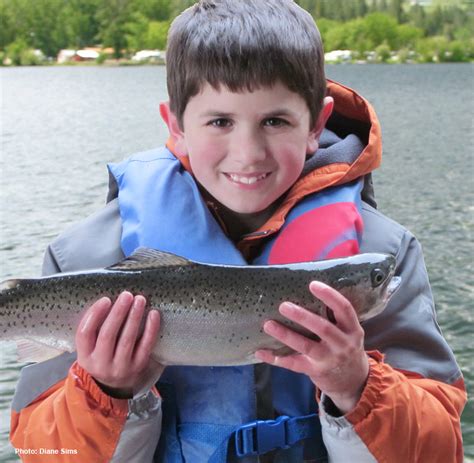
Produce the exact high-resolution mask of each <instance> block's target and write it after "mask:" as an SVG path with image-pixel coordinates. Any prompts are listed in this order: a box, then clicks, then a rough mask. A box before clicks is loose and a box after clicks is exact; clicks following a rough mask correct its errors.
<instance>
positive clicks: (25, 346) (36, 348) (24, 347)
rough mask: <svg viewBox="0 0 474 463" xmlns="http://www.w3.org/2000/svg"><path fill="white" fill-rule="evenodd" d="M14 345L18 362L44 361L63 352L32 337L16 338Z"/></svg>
mask: <svg viewBox="0 0 474 463" xmlns="http://www.w3.org/2000/svg"><path fill="white" fill-rule="evenodd" d="M16 347H17V354H18V360H19V361H20V362H44V361H45V360H49V359H51V358H53V357H57V356H58V355H61V354H62V353H64V352H65V350H64V349H59V348H56V347H51V346H49V345H47V344H44V343H42V342H39V341H36V340H33V339H17V340H16Z"/></svg>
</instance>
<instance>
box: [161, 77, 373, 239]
mask: <svg viewBox="0 0 474 463" xmlns="http://www.w3.org/2000/svg"><path fill="white" fill-rule="evenodd" d="M327 95H328V96H331V97H333V98H334V110H333V113H332V114H331V117H330V118H329V119H328V122H327V124H326V127H325V129H324V131H323V133H322V134H321V138H320V143H319V149H318V150H317V151H316V153H315V154H313V155H312V156H310V157H309V158H308V160H307V161H306V164H305V166H304V169H303V172H302V174H301V177H300V178H299V179H298V180H297V181H296V182H295V184H294V185H293V187H292V188H291V189H290V190H289V191H288V193H287V195H286V197H285V199H284V200H283V202H282V204H281V205H280V207H279V208H278V209H277V211H276V212H275V214H274V215H273V216H272V217H271V219H270V220H269V221H268V222H267V223H265V224H264V225H263V226H262V227H261V228H260V229H259V230H257V232H256V233H255V235H256V236H260V235H261V233H262V232H264V231H267V232H268V231H269V230H271V231H274V230H278V229H279V228H280V227H281V226H282V225H283V223H284V221H285V217H286V215H287V214H288V212H289V211H290V209H291V208H292V207H293V206H294V205H295V204H296V203H297V202H298V201H300V200H301V199H302V198H304V197H305V196H307V195H309V194H312V193H316V192H318V191H321V190H323V189H325V188H328V187H331V186H335V185H342V184H344V183H348V182H351V181H352V180H355V179H357V178H360V177H366V187H368V189H369V190H370V189H371V183H370V175H369V174H370V173H371V172H372V171H373V170H375V169H376V168H377V167H379V165H380V162H381V159H382V141H381V132H380V124H379V121H378V119H377V116H376V114H375V111H374V109H373V108H372V106H371V105H370V103H369V102H368V101H367V100H366V99H364V98H363V97H361V96H360V95H359V94H358V93H356V92H355V91H354V90H352V89H350V88H349V87H346V86H344V85H341V84H339V83H337V82H334V81H331V80H328V82H327ZM166 146H167V148H168V149H169V150H170V151H171V152H172V153H173V154H174V155H175V156H176V157H177V158H178V159H179V160H180V161H181V163H182V164H183V166H184V167H185V169H186V170H188V171H189V172H192V171H191V166H190V163H189V159H188V157H187V156H182V155H180V154H179V153H177V152H176V150H175V144H174V140H173V139H172V138H169V139H168V141H167V143H166ZM366 189H367V188H366ZM370 196H371V193H370V192H369V197H370ZM249 238H250V239H251V238H252V237H251V236H249Z"/></svg>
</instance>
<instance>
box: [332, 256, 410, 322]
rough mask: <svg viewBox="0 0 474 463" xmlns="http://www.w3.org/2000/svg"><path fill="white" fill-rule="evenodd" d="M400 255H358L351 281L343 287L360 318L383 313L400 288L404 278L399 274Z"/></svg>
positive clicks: (365, 318) (343, 291)
mask: <svg viewBox="0 0 474 463" xmlns="http://www.w3.org/2000/svg"><path fill="white" fill-rule="evenodd" d="M395 267H396V259H395V257H394V256H392V255H390V254H361V255H360V256H354V263H353V268H352V269H351V272H350V275H349V276H346V278H348V279H349V282H348V283H347V284H346V285H345V287H344V288H343V290H342V291H341V292H342V293H343V294H344V295H345V296H346V297H347V298H348V299H349V300H350V301H351V303H352V305H353V307H354V309H355V310H356V312H357V317H358V319H359V321H361V322H363V321H365V320H368V319H370V318H372V317H375V316H376V315H378V314H380V313H381V312H382V311H383V310H384V309H385V307H386V306H387V303H388V301H389V300H390V298H391V297H392V295H393V294H394V293H395V291H396V290H397V289H398V287H399V286H400V283H401V278H400V277H398V276H394V275H395Z"/></svg>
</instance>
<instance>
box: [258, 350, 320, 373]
mask: <svg viewBox="0 0 474 463" xmlns="http://www.w3.org/2000/svg"><path fill="white" fill-rule="evenodd" d="M255 357H256V358H257V359H259V360H261V361H262V362H265V363H269V364H270V365H275V366H278V367H281V368H286V369H287V370H291V371H294V372H295V373H304V374H305V375H308V374H309V372H310V371H311V369H312V368H313V365H312V364H311V361H310V360H309V358H308V357H306V356H304V355H301V354H291V355H285V356H282V355H275V354H274V353H273V352H272V351H271V350H268V349H261V350H258V351H257V352H255Z"/></svg>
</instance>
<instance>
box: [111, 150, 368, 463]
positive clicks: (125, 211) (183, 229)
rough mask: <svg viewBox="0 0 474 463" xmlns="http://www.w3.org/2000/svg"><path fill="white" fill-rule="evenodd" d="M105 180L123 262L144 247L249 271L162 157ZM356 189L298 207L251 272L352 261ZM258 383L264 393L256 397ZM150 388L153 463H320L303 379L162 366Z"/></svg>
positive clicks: (127, 164) (157, 153) (310, 394)
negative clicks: (112, 188) (259, 459)
mask: <svg viewBox="0 0 474 463" xmlns="http://www.w3.org/2000/svg"><path fill="white" fill-rule="evenodd" d="M109 170H110V172H111V174H112V176H113V178H114V179H115V181H116V183H117V187H118V197H119V205H120V214H121V218H122V226H123V228H122V241H121V245H122V250H123V252H124V254H125V255H127V256H128V255H130V254H131V253H132V252H133V251H134V250H135V249H136V248H138V247H140V246H146V247H151V248H155V249H160V250H163V251H167V252H171V253H175V254H177V255H180V256H184V257H187V258H188V259H191V260H195V261H199V262H207V263H217V264H238V265H239V264H240V265H248V264H249V263H248V262H246V260H245V259H244V257H243V256H242V254H241V253H240V252H239V250H238V249H237V248H236V246H235V245H234V243H233V242H232V241H231V240H230V239H229V238H228V237H227V236H226V235H225V233H224V231H223V229H222V228H221V227H220V226H219V224H218V223H217V221H216V219H215V218H214V216H213V215H212V214H211V212H210V211H209V209H208V207H207V205H206V203H205V201H204V200H203V198H202V196H201V194H200V192H199V189H198V187H197V185H196V182H195V181H194V179H193V177H192V175H191V174H190V172H188V171H187V170H186V169H185V168H184V167H183V164H182V163H181V162H180V161H179V160H178V159H177V157H175V156H174V155H173V153H171V152H170V151H169V150H168V149H167V148H160V149H156V150H152V151H148V152H145V153H139V154H138V155H135V156H133V157H132V158H129V159H128V160H126V161H124V162H122V163H119V164H112V165H109ZM362 183H363V182H362V181H360V180H355V181H353V182H351V183H348V184H345V185H343V186H337V187H333V188H328V189H325V190H324V191H322V192H319V193H314V194H310V195H308V196H306V197H304V198H303V199H302V200H301V201H300V202H298V203H297V204H296V205H295V206H293V207H292V209H291V211H289V213H288V215H287V216H286V221H285V224H284V226H283V227H282V228H281V229H280V231H279V232H278V233H276V234H274V235H272V236H271V238H270V239H268V240H267V241H266V242H265V243H264V244H263V246H262V247H261V252H260V253H259V255H258V256H257V257H255V258H254V259H253V260H252V262H250V264H273V263H289V262H298V261H299V262H301V261H311V260H321V259H324V258H331V257H341V256H345V255H350V254H355V253H357V252H358V250H359V241H360V236H361V234H362V228H363V224H362V220H361V217H360V213H359V210H360V193H361V189H362ZM257 369H259V370H260V373H259V374H257ZM262 372H263V373H262ZM265 375H266V376H267V380H266V386H265V387H264V388H263V390H259V388H260V386H259V385H258V384H257V383H259V381H260V379H261V377H263V376H265ZM259 377H260V379H259ZM157 387H158V390H159V392H160V394H161V395H162V397H163V423H162V431H161V437H160V442H159V446H158V449H157V453H156V455H155V461H159V462H172V463H175V462H176V463H177V462H180V463H181V462H184V461H192V462H199V461H209V462H211V463H217V462H225V461H234V459H235V458H242V460H240V459H239V461H253V460H252V456H255V455H263V454H266V453H267V452H269V451H273V452H274V453H273V454H272V461H274V462H302V461H304V460H311V461H317V462H324V461H327V455H326V451H325V448H324V444H323V442H322V437H321V430H320V424H319V418H318V415H317V411H318V406H317V402H316V396H315V388H314V385H313V384H312V382H311V381H310V379H309V378H308V377H307V376H305V375H302V374H297V373H293V372H291V371H289V370H285V369H282V368H277V367H272V366H269V365H263V366H262V365H260V366H259V367H255V366H254V365H244V366H237V367H236V366H232V367H195V366H186V367H184V366H169V367H167V368H166V369H165V371H164V373H163V375H162V377H161V378H160V381H159V383H158V385H157ZM259 394H260V397H262V396H265V397H266V399H267V402H269V403H270V405H269V406H268V404H267V406H266V408H265V407H263V408H265V410H266V412H268V410H271V413H270V416H268V415H267V416H266V417H265V418H267V419H258V418H261V417H258V414H259V411H258V410H259V409H260V410H262V407H261V404H260V403H259ZM246 457H248V458H250V460H246Z"/></svg>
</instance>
